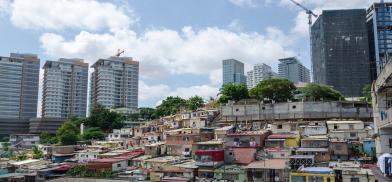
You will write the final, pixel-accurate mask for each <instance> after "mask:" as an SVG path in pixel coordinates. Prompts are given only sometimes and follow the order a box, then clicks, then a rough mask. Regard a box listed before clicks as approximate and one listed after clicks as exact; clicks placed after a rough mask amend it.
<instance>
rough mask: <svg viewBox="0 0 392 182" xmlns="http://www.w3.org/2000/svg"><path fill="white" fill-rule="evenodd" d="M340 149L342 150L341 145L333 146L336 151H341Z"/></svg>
mask: <svg viewBox="0 0 392 182" xmlns="http://www.w3.org/2000/svg"><path fill="white" fill-rule="evenodd" d="M342 148H343V147H342V145H340V144H336V145H335V149H336V150H342Z"/></svg>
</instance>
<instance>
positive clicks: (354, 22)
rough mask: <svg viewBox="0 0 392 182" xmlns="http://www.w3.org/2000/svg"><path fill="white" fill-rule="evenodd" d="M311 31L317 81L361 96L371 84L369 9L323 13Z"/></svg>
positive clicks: (314, 72) (314, 76)
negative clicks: (367, 16)
mask: <svg viewBox="0 0 392 182" xmlns="http://www.w3.org/2000/svg"><path fill="white" fill-rule="evenodd" d="M311 32H312V34H311V39H312V63H313V79H314V82H315V83H319V84H326V85H331V86H333V88H334V89H336V90H338V91H340V92H341V93H342V94H343V95H344V96H346V97H358V96H362V89H363V87H364V86H365V85H366V84H370V83H371V76H370V73H371V68H370V61H369V45H368V33H367V25H366V10H365V9H351V10H324V11H323V13H322V15H321V16H320V17H319V18H318V19H317V20H316V22H315V23H314V24H313V26H312V28H311Z"/></svg>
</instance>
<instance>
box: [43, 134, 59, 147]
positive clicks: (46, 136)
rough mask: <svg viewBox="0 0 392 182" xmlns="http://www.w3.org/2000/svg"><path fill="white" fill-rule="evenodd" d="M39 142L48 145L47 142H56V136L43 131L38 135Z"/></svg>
mask: <svg viewBox="0 0 392 182" xmlns="http://www.w3.org/2000/svg"><path fill="white" fill-rule="evenodd" d="M39 142H40V143H41V144H45V145H48V144H56V143H57V142H58V141H57V138H56V136H54V135H51V134H49V133H48V132H46V131H45V132H42V133H41V134H40V135H39Z"/></svg>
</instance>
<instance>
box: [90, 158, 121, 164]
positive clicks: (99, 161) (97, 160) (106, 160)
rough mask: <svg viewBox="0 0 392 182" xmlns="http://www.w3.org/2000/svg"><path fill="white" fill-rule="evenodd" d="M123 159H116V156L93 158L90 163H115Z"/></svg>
mask: <svg viewBox="0 0 392 182" xmlns="http://www.w3.org/2000/svg"><path fill="white" fill-rule="evenodd" d="M124 160H125V159H116V158H106V159H94V160H92V161H91V162H90V163H116V162H121V161H124Z"/></svg>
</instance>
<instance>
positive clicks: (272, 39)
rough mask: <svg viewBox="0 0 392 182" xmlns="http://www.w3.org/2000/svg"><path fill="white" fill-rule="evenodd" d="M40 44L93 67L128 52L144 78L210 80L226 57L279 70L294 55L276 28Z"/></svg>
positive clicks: (57, 39)
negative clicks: (279, 62)
mask: <svg viewBox="0 0 392 182" xmlns="http://www.w3.org/2000/svg"><path fill="white" fill-rule="evenodd" d="M40 41H41V44H42V48H43V49H44V50H45V52H46V54H47V55H49V56H53V57H81V58H85V59H86V60H88V62H90V63H93V62H95V61H96V60H97V59H98V58H102V57H109V56H110V55H113V54H114V53H115V52H116V50H117V49H119V48H120V49H125V50H126V52H125V55H128V56H132V57H134V58H136V60H140V67H141V68H140V69H141V75H142V76H144V77H147V78H160V76H164V75H166V74H196V75H209V74H211V73H212V72H213V71H216V70H217V69H220V68H221V64H222V63H221V61H222V60H223V59H227V58H236V59H239V60H241V61H243V62H245V63H247V64H254V63H256V62H259V61H261V60H262V61H263V62H265V63H267V64H271V65H275V64H277V59H278V58H281V57H284V56H291V55H293V52H292V51H291V50H289V48H288V47H289V46H290V42H292V40H291V39H290V38H289V37H287V36H286V35H285V34H284V33H283V32H282V31H280V30H279V29H277V28H273V27H269V28H267V29H266V31H265V34H259V33H235V32H232V31H228V30H224V29H219V28H215V27H207V28H205V29H201V30H199V31H195V30H193V28H192V27H184V28H183V29H182V30H181V31H175V30H169V29H151V30H147V31H146V32H145V33H144V34H142V35H137V34H136V33H135V32H134V31H132V30H117V31H114V32H113V33H105V34H96V33H90V32H87V31H82V32H80V33H79V34H78V35H77V36H75V38H73V39H71V40H66V39H64V38H63V37H62V36H61V35H58V34H54V33H46V34H44V35H42V36H41V38H40ZM97 50H99V51H97ZM214 74H216V73H214Z"/></svg>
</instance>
